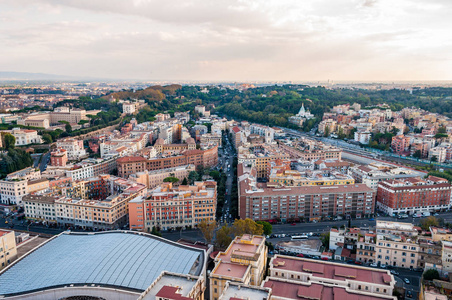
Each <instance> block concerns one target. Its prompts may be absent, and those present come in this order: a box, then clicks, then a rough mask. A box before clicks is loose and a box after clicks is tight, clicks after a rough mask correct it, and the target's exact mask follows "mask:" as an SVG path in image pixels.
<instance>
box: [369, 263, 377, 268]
mask: <svg viewBox="0 0 452 300" xmlns="http://www.w3.org/2000/svg"><path fill="white" fill-rule="evenodd" d="M370 266H371V267H374V268H376V267H378V264H377V263H371V264H370Z"/></svg>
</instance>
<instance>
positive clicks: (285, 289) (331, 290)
mask: <svg viewBox="0 0 452 300" xmlns="http://www.w3.org/2000/svg"><path fill="white" fill-rule="evenodd" d="M263 286H264V287H268V288H271V289H272V296H276V297H281V298H285V299H315V300H343V299H349V300H358V299H359V300H377V299H378V300H381V299H389V298H388V296H387V295H381V296H380V295H378V294H373V295H372V296H370V295H365V294H358V293H352V292H348V291H347V290H346V289H345V288H343V287H332V286H326V285H321V284H317V283H313V284H301V283H295V282H288V281H281V280H277V279H273V278H271V279H269V280H268V281H266V282H265V283H264V284H263ZM385 296H386V297H385Z"/></svg>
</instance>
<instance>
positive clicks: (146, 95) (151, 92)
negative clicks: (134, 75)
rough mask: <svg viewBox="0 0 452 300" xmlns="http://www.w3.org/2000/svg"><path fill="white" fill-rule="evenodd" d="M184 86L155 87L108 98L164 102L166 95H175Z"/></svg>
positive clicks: (116, 94)
mask: <svg viewBox="0 0 452 300" xmlns="http://www.w3.org/2000/svg"><path fill="white" fill-rule="evenodd" d="M181 87H182V86H181V85H178V84H171V85H166V86H161V85H154V86H150V87H148V88H145V89H144V90H139V91H136V92H133V91H131V90H130V91H121V92H115V93H111V94H109V95H107V96H105V97H106V98H110V97H113V98H115V99H144V100H148V101H162V100H163V99H165V98H166V97H165V95H174V93H175V92H176V91H177V90H178V89H180V88H181Z"/></svg>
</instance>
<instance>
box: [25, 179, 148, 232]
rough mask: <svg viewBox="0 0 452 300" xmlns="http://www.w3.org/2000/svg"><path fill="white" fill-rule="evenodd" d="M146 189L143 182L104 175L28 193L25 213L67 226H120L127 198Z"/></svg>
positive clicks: (123, 219)
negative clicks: (67, 186)
mask: <svg viewBox="0 0 452 300" xmlns="http://www.w3.org/2000/svg"><path fill="white" fill-rule="evenodd" d="M56 191H57V190H56ZM146 191H147V189H146V187H145V186H144V185H142V184H137V183H133V182H129V181H127V180H125V179H123V178H118V177H115V176H110V175H104V176H101V177H99V178H92V179H90V180H87V181H83V182H82V183H80V182H74V183H73V185H71V186H70V187H69V188H67V189H65V190H59V192H58V193H48V194H40V195H27V196H26V197H25V199H24V201H25V205H24V208H25V216H26V217H27V218H28V219H31V220H37V221H43V222H46V223H58V224H59V225H61V226H66V227H73V226H79V227H82V228H97V229H120V228H122V226H124V225H125V224H126V223H127V221H128V218H127V216H128V202H129V201H131V200H133V199H134V198H136V197H141V196H143V195H145V193H146ZM59 193H61V194H62V195H59ZM72 196H73V197H72Z"/></svg>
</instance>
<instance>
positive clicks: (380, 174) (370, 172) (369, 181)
mask: <svg viewBox="0 0 452 300" xmlns="http://www.w3.org/2000/svg"><path fill="white" fill-rule="evenodd" d="M347 172H348V174H349V175H351V176H352V177H353V178H354V179H355V180H356V182H360V183H364V184H365V185H367V186H368V187H370V188H372V189H374V190H375V191H376V190H377V188H378V183H379V182H381V181H386V180H391V179H399V178H400V179H404V178H409V177H419V176H424V175H425V173H422V172H418V171H415V170H411V169H408V168H401V167H394V166H391V165H386V164H381V163H371V164H369V165H365V166H354V167H351V168H349V169H348V171H347Z"/></svg>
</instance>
